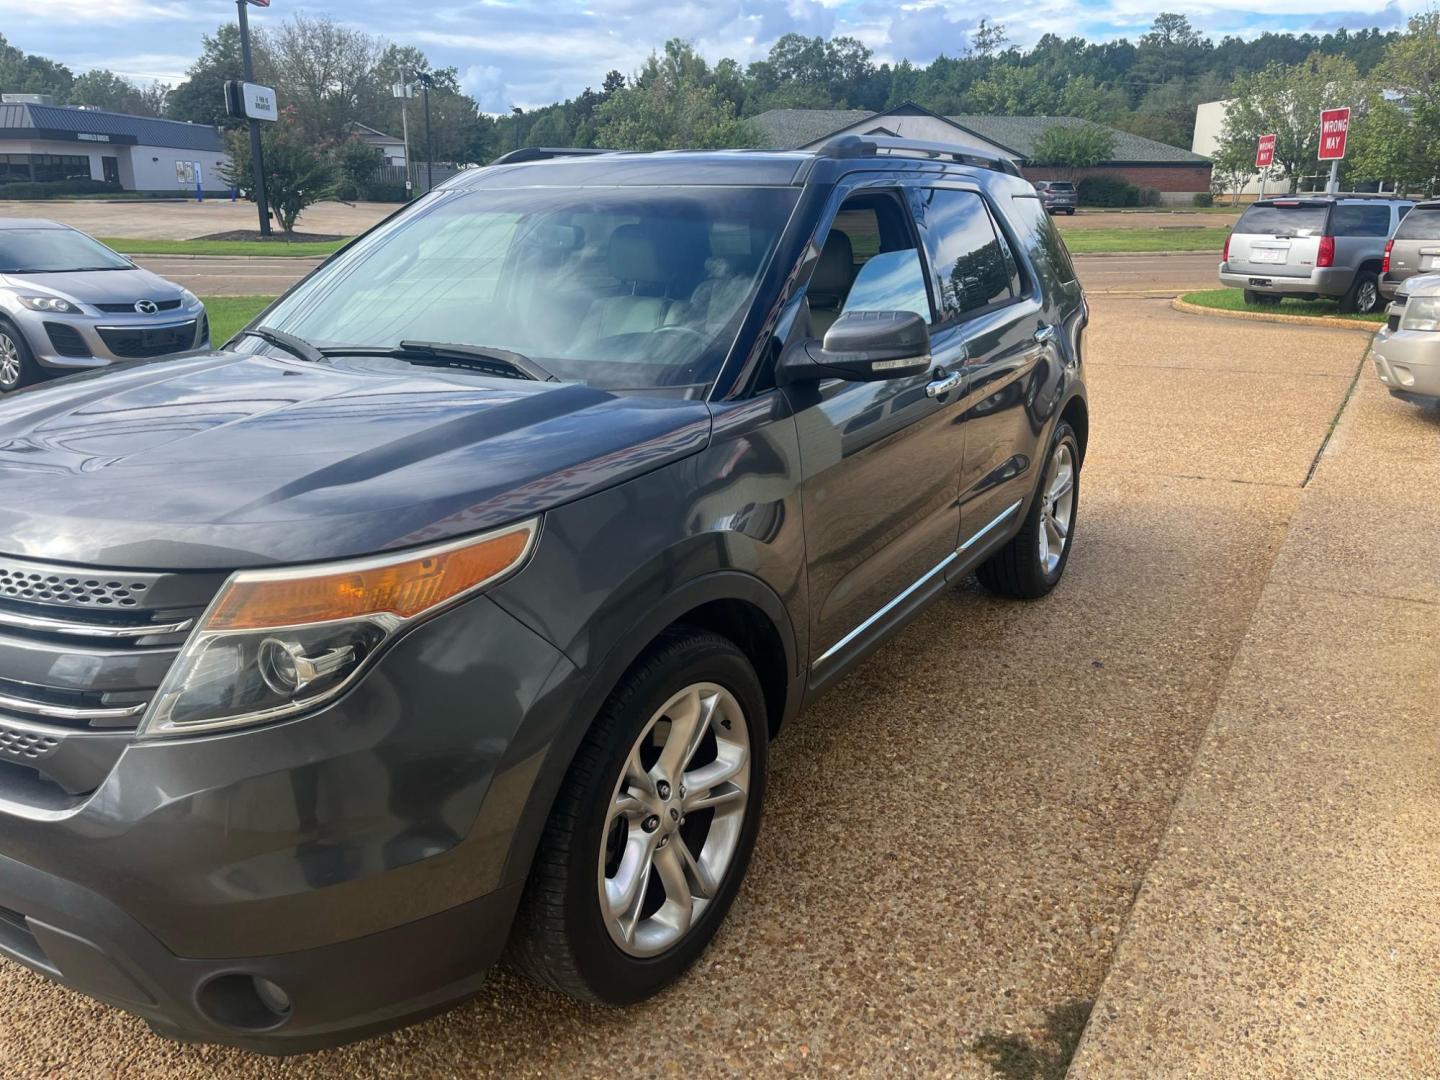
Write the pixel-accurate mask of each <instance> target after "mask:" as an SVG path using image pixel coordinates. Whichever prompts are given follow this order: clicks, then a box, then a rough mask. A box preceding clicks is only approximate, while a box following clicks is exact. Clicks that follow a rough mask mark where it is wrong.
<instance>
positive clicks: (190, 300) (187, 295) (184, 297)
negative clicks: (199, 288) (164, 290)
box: [180, 289, 200, 308]
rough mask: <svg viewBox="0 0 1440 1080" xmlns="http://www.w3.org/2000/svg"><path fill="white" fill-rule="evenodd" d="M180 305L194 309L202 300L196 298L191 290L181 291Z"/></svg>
mask: <svg viewBox="0 0 1440 1080" xmlns="http://www.w3.org/2000/svg"><path fill="white" fill-rule="evenodd" d="M180 303H181V304H183V305H184V306H185V307H187V308H192V307H194V306H195V305H197V304H198V303H200V298H199V297H198V296H196V295H195V294H194V293H193V292H191V291H190V290H189V289H181V290H180Z"/></svg>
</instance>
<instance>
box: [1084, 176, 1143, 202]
mask: <svg viewBox="0 0 1440 1080" xmlns="http://www.w3.org/2000/svg"><path fill="white" fill-rule="evenodd" d="M1075 188H1076V190H1077V191H1078V192H1079V193H1080V202H1081V203H1082V204H1084V205H1085V206H1139V205H1140V189H1139V188H1138V187H1136V186H1135V185H1134V184H1132V183H1129V182H1128V181H1125V180H1121V179H1120V178H1119V177H1116V176H1087V177H1085V179H1083V180H1081V181H1080V183H1078V184H1076V185H1075Z"/></svg>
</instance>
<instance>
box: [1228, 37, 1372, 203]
mask: <svg viewBox="0 0 1440 1080" xmlns="http://www.w3.org/2000/svg"><path fill="white" fill-rule="evenodd" d="M1231 93H1232V95H1233V98H1234V100H1233V101H1232V102H1231V105H1230V108H1229V111H1228V112H1227V113H1226V116H1225V124H1224V127H1223V128H1222V129H1221V133H1220V146H1221V151H1222V153H1227V154H1235V155H1239V154H1242V153H1248V154H1250V155H1252V156H1251V160H1252V161H1253V160H1254V157H1253V155H1254V153H1255V146H1256V144H1257V143H1258V142H1259V139H1260V136H1261V135H1274V136H1275V166H1276V168H1277V169H1278V170H1279V171H1280V172H1281V174H1282V175H1283V176H1284V177H1285V178H1286V179H1287V180H1288V181H1289V184H1290V190H1291V191H1292V192H1293V191H1295V190H1296V188H1297V186H1298V185H1299V182H1300V178H1301V177H1303V176H1312V175H1315V174H1316V173H1318V172H1320V170H1321V164H1320V162H1319V153H1320V110H1322V109H1329V108H1334V107H1335V106H1337V105H1350V106H1353V107H1355V108H1356V109H1357V112H1356V113H1355V114H1352V120H1351V127H1352V129H1354V128H1355V127H1357V126H1358V123H1357V122H1363V121H1362V120H1361V113H1360V111H1359V109H1360V106H1361V105H1362V104H1363V102H1364V100H1365V98H1366V96H1367V95H1366V92H1365V87H1364V84H1363V83H1362V81H1361V79H1360V74H1359V72H1358V71H1356V69H1355V65H1354V63H1353V62H1351V61H1350V60H1347V59H1345V58H1344V57H1340V56H1325V55H1324V54H1322V53H1318V52H1315V53H1311V54H1310V55H1309V56H1308V57H1306V59H1305V60H1304V61H1303V62H1301V63H1299V64H1295V65H1290V66H1287V65H1285V64H1275V63H1272V64H1270V65H1269V66H1267V67H1266V68H1265V70H1264V71H1261V72H1259V73H1258V74H1256V75H1242V76H1240V77H1239V78H1238V79H1237V80H1236V81H1235V85H1234V87H1233V89H1232V91H1231Z"/></svg>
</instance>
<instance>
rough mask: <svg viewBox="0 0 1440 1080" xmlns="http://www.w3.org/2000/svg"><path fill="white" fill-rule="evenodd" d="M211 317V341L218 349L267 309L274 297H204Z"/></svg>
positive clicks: (206, 308) (202, 298)
mask: <svg viewBox="0 0 1440 1080" xmlns="http://www.w3.org/2000/svg"><path fill="white" fill-rule="evenodd" d="M200 299H201V300H203V301H205V310H206V311H207V312H208V313H209V315H210V340H211V341H213V342H214V343H215V345H216V346H217V347H218V346H220V345H223V344H225V342H227V341H229V340H230V337H231V335H233V334H234V333H235V331H237V330H239V329H240V328H241V327H242V326H244V325H245V324H246V323H248V322H249V321H250V320H251V319H253V318H254V317H255V316H256V315H258V314H260V312H261V311H263V310H264V309H265V305H266V304H268V303H270V301H271V300H274V299H275V298H274V297H273V296H202V297H201V298H200Z"/></svg>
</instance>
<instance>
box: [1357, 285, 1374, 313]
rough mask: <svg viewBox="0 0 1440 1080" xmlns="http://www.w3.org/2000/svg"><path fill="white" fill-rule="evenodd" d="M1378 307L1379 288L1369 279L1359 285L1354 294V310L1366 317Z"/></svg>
mask: <svg viewBox="0 0 1440 1080" xmlns="http://www.w3.org/2000/svg"><path fill="white" fill-rule="evenodd" d="M1379 306H1380V287H1379V286H1378V285H1377V284H1376V283H1375V282H1374V281H1372V280H1370V279H1369V278H1366V279H1365V280H1364V281H1362V282H1361V283H1360V288H1359V290H1357V291H1356V293H1355V310H1356V311H1358V312H1359V313H1360V314H1362V315H1367V314H1369V313H1370V312H1372V311H1374V310H1375V309H1376V308H1377V307H1379Z"/></svg>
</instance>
